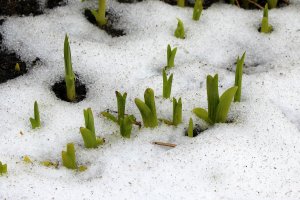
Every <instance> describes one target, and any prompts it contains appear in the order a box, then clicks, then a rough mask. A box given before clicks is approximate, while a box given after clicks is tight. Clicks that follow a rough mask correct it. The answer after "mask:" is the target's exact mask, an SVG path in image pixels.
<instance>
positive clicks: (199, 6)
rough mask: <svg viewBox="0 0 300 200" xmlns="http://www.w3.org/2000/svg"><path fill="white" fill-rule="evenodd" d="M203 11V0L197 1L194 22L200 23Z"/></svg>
mask: <svg viewBox="0 0 300 200" xmlns="http://www.w3.org/2000/svg"><path fill="white" fill-rule="evenodd" d="M202 10H203V6H202V0H196V1H195V5H194V11H193V20H195V21H198V20H199V19H200V16H201V13H202Z"/></svg>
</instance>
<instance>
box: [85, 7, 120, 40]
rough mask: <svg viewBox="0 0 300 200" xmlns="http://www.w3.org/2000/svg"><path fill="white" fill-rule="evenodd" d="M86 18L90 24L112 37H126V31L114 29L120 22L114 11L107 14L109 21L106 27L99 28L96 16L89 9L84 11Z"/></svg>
mask: <svg viewBox="0 0 300 200" xmlns="http://www.w3.org/2000/svg"><path fill="white" fill-rule="evenodd" d="M84 16H85V17H86V19H87V20H88V21H89V22H91V23H92V24H94V25H95V26H97V27H99V28H100V29H102V30H104V31H105V32H106V33H107V34H108V35H110V36H111V37H120V36H124V35H126V33H125V31H124V30H122V29H116V28H114V24H115V23H117V22H118V20H119V17H118V16H117V15H116V14H114V12H112V11H108V12H106V17H107V19H108V20H107V24H106V25H105V26H98V24H97V22H96V19H95V17H94V15H93V14H92V12H91V11H90V10H89V9H86V10H85V11H84Z"/></svg>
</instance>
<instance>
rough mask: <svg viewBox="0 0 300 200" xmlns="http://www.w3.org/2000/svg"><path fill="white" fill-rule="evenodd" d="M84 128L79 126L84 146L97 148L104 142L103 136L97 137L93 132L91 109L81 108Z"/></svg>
mask: <svg viewBox="0 0 300 200" xmlns="http://www.w3.org/2000/svg"><path fill="white" fill-rule="evenodd" d="M83 114H84V120H85V128H84V127H81V128H80V132H81V135H82V138H83V141H84V146H85V147H86V148H97V147H98V146H99V145H102V144H103V143H104V138H97V137H96V133H95V125H94V117H93V113H92V109H91V108H88V109H87V110H83Z"/></svg>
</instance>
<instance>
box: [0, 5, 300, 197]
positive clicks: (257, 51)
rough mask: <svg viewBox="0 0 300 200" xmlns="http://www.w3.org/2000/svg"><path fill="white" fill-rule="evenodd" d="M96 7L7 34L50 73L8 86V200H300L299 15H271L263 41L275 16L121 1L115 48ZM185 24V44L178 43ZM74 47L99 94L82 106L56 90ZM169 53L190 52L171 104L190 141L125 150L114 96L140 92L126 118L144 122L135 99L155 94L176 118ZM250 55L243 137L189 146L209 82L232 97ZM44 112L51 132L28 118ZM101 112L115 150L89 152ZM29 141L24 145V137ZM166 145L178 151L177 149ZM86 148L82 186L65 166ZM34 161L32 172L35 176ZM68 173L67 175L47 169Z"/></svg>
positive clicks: (235, 108)
mask: <svg viewBox="0 0 300 200" xmlns="http://www.w3.org/2000/svg"><path fill="white" fill-rule="evenodd" d="M96 4H97V2H96V1H86V2H84V3H81V2H80V1H79V0H69V3H68V5H67V6H64V7H59V8H56V9H54V10H48V11H46V13H45V14H44V15H40V16H36V17H30V16H29V17H10V18H7V20H6V21H5V22H4V24H3V26H1V27H0V31H1V33H2V34H3V42H4V43H5V45H6V46H7V47H8V48H9V49H12V50H15V51H16V52H17V53H18V54H19V55H21V58H22V59H23V60H25V61H31V60H34V59H35V58H36V57H39V58H40V59H41V64H40V65H38V66H35V67H34V68H32V69H30V70H29V72H28V73H27V74H26V75H24V76H22V77H18V78H17V79H14V80H10V81H8V82H6V83H4V84H1V85H0V93H1V95H0V102H1V104H0V127H1V132H0V144H1V145H0V161H2V162H3V163H7V165H8V171H9V172H8V174H7V175H5V176H2V177H0V199H52V198H53V199H130V200H132V199H151V200H152V199H170V200H174V199H195V200H196V199H197V200H198V199H201V200H205V199H243V200H244V199H247V200H253V199H269V200H277V199H278V200H279V199H285V200H296V199H299V198H300V87H299V86H300V81H299V80H300V79H299V76H300V12H299V11H300V1H299V0H293V1H291V4H290V5H289V6H287V7H283V8H280V9H275V10H271V11H270V12H269V21H270V23H271V24H272V25H273V27H274V31H273V32H272V33H271V34H267V35H266V34H261V33H259V32H258V31H257V29H258V27H259V24H260V21H261V17H262V11H259V10H243V9H239V8H237V7H234V6H230V5H226V4H222V3H219V4H214V5H213V6H211V7H210V8H208V9H207V10H205V11H203V14H202V17H201V20H200V21H198V22H195V21H193V20H192V19H191V16H192V8H184V9H182V8H178V7H176V6H170V5H167V4H165V3H163V2H160V1H145V2H141V3H136V4H119V3H117V2H116V1H108V6H109V8H110V9H111V10H113V11H114V12H115V13H117V14H118V15H119V16H120V18H119V21H118V23H117V24H115V26H116V27H117V28H120V29H124V30H125V32H126V34H127V35H126V36H123V37H119V38H112V37H110V36H109V35H107V34H106V33H105V32H104V31H102V30H99V29H98V28H97V27H95V26H94V25H92V24H90V23H89V22H88V21H87V20H86V19H85V17H84V15H83V12H84V9H85V8H93V7H96ZM177 17H178V18H180V19H182V21H183V22H184V25H185V28H186V39H185V40H180V39H177V38H175V37H174V36H173V32H174V30H175V28H176V25H177V20H176V18H177ZM66 33H68V34H69V38H70V41H71V43H70V45H71V50H72V59H73V68H74V71H75V72H76V73H77V74H78V75H79V76H80V77H81V78H82V80H81V81H83V82H84V83H85V84H86V86H87V88H88V93H87V98H86V99H85V100H84V101H81V102H79V103H77V104H71V103H68V102H63V101H61V100H59V99H57V97H56V96H55V94H54V93H53V91H52V90H51V86H52V85H53V84H54V83H55V82H57V81H59V80H60V79H61V78H62V77H63V73H64V61H63V40H64V36H65V34H66ZM167 44H171V46H172V47H177V48H178V51H177V55H176V58H175V65H176V66H175V68H174V69H172V70H171V71H170V72H172V73H174V81H173V89H172V96H174V97H176V98H179V97H182V101H183V120H184V123H183V124H181V125H180V126H178V127H177V128H174V127H169V126H167V125H164V124H160V125H159V126H158V127H157V128H155V129H145V128H142V129H141V130H138V128H136V127H135V128H134V129H133V135H132V137H131V139H123V138H121V136H120V134H119V129H118V127H117V125H116V124H114V123H112V122H110V121H108V120H106V119H104V118H103V117H100V116H99V113H100V112H101V111H104V110H106V109H111V110H116V109H117V108H116V98H115V93H114V91H115V90H118V91H121V92H125V91H126V92H128V98H127V105H126V106H127V108H126V110H127V113H130V114H134V115H135V116H136V117H137V118H138V120H140V119H141V116H140V114H139V112H138V109H137V108H136V106H135V104H134V98H136V97H139V98H142V97H143V93H144V91H145V89H146V88H147V87H151V88H153V89H154V91H155V94H156V96H157V98H156V105H157V112H158V115H159V117H162V118H169V119H171V117H172V102H171V101H170V100H163V99H162V95H161V93H162V75H161V69H162V68H163V67H164V66H165V64H166V48H167ZM244 51H246V52H247V56H246V61H245V65H246V67H245V74H244V76H243V96H242V102H241V103H233V104H232V107H231V110H230V113H229V117H230V118H231V119H233V121H234V122H233V123H230V124H217V125H215V126H213V127H209V129H208V130H206V131H205V132H203V133H202V134H200V135H199V136H198V137H196V138H188V137H185V136H184V128H185V127H186V126H187V124H188V120H189V118H190V117H193V118H194V122H195V123H200V124H201V125H204V123H203V122H202V121H201V120H199V119H197V118H196V117H195V116H194V115H193V114H192V112H191V110H192V109H193V108H195V107H204V108H207V102H206V88H205V82H206V76H207V75H208V74H212V75H213V74H215V73H218V74H219V86H220V92H223V91H224V90H225V89H226V88H228V87H230V86H232V85H233V83H234V72H232V71H231V70H230V69H233V70H234V69H235V67H234V63H235V60H236V57H237V56H238V55H240V56H241V55H242V53H243V52H244ZM35 100H37V101H38V102H39V107H40V112H41V120H42V128H40V129H38V130H32V129H31V127H30V123H29V117H31V116H32V115H33V103H34V101H35ZM88 107H91V108H92V110H93V112H94V116H95V126H96V132H97V135H99V136H104V137H105V138H106V141H107V143H106V144H105V145H104V146H102V147H100V148H98V149H92V150H88V149H85V148H84V147H83V140H82V138H81V135H80V133H79V127H80V126H83V125H84V119H83V111H82V110H83V109H85V108H88ZM20 132H22V134H21V133H20ZM153 141H162V142H170V143H174V144H177V147H176V148H173V149H170V148H165V147H161V146H156V145H153V144H152V142H153ZM69 142H73V143H74V144H75V148H76V155H77V160H78V163H79V164H80V165H86V166H87V167H88V170H87V171H85V172H82V173H79V172H74V171H72V170H67V169H66V168H64V167H62V166H61V151H62V150H64V149H65V148H66V144H67V143H69ZM25 155H28V156H30V158H31V159H32V160H33V164H25V163H24V162H23V161H22V157H23V156H25ZM44 160H51V161H53V162H56V161H59V162H60V166H59V168H58V169H55V168H47V167H44V166H41V165H40V164H39V162H40V161H44Z"/></svg>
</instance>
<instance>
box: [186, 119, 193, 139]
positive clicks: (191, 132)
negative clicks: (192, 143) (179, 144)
mask: <svg viewBox="0 0 300 200" xmlns="http://www.w3.org/2000/svg"><path fill="white" fill-rule="evenodd" d="M187 135H188V136H189V137H194V122H193V119H192V118H190V121H189V127H188V130H187Z"/></svg>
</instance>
